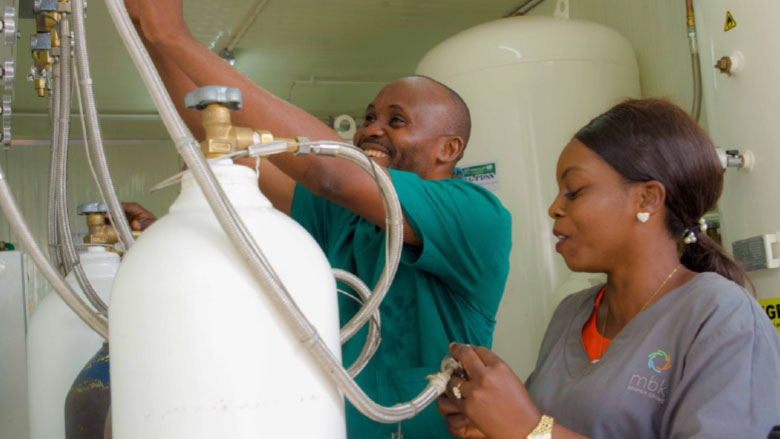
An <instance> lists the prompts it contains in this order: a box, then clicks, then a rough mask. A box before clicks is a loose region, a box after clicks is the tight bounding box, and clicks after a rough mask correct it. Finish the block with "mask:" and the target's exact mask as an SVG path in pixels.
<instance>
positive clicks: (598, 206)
mask: <svg viewBox="0 0 780 439" xmlns="http://www.w3.org/2000/svg"><path fill="white" fill-rule="evenodd" d="M556 178H557V180H558V195H557V196H556V197H555V200H554V201H553V202H552V204H551V205H550V209H549V215H550V217H552V218H553V219H554V220H555V225H554V226H553V234H554V235H555V236H556V237H557V238H558V243H557V244H556V246H555V250H556V251H557V252H558V253H560V254H561V256H563V259H564V261H566V265H567V266H568V267H569V268H570V269H572V270H574V271H587V272H609V271H611V268H612V267H614V266H615V264H616V263H619V262H620V261H621V259H623V258H625V256H626V255H627V254H628V253H627V252H630V247H631V245H632V241H633V240H632V233H633V231H634V230H635V229H634V227H635V226H636V224H637V219H636V214H637V212H638V211H639V205H638V202H636V201H635V200H637V197H636V196H635V195H636V194H634V191H633V187H634V185H632V184H631V183H629V182H627V181H626V180H625V179H624V178H623V177H622V176H621V175H620V174H618V172H617V171H615V170H614V169H613V168H612V167H611V166H610V165H609V164H607V162H606V161H604V159H602V158H601V157H600V156H599V155H598V154H596V153H595V152H593V151H592V150H590V149H589V148H588V147H586V146H585V145H583V144H582V143H581V142H580V141H578V140H576V139H574V140H572V141H571V142H569V144H568V145H566V148H564V150H563V152H561V155H560V157H559V158H558V167H557V171H556ZM634 244H635V243H634Z"/></svg>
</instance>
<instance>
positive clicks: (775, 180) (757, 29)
mask: <svg viewBox="0 0 780 439" xmlns="http://www.w3.org/2000/svg"><path fill="white" fill-rule="evenodd" d="M694 9H695V12H696V29H697V31H698V40H699V52H700V57H701V68H702V84H703V93H704V108H705V109H706V115H707V126H708V129H709V133H710V136H711V137H712V139H713V141H714V142H715V144H716V146H719V147H722V148H724V149H737V150H740V152H744V151H746V150H749V151H752V153H753V154H754V156H755V165H754V167H753V169H752V171H750V172H748V171H746V170H737V169H728V170H727V171H726V174H725V181H724V186H723V196H722V197H721V199H720V203H719V205H718V206H719V210H720V214H721V233H722V236H723V245H724V247H725V248H726V250H727V251H730V252H731V251H732V243H734V242H735V241H741V240H745V239H748V238H752V237H756V236H761V235H776V234H777V233H778V232H780V198H778V195H777V194H778V188H780V171H778V168H780V130H778V126H779V125H780V123H778V122H779V121H780V86H778V79H780V55H778V52H777V43H778V41H780V28H778V25H777V19H778V18H780V2H777V1H775V0H738V1H737V0H706V1H700V0H697V1H694ZM724 56H728V57H730V58H732V60H733V61H734V62H735V64H736V65H733V66H732V69H733V70H732V74H731V75H730V76H729V75H728V74H724V73H721V72H720V71H719V70H718V69H716V68H715V67H713V66H714V65H715V64H716V62H717V61H718V60H719V59H721V58H722V57H724ZM773 247H774V248H773V251H772V253H773V255H772V254H770V255H769V257H770V258H773V259H775V258H780V251H779V250H780V249H778V248H777V245H776V244H775V245H774V246H773ZM749 274H750V277H751V278H752V280H753V282H754V283H755V286H756V293H757V296H758V297H759V298H760V299H770V298H778V299H780V269H777V268H774V269H762V270H757V271H751V272H750V273H749Z"/></svg>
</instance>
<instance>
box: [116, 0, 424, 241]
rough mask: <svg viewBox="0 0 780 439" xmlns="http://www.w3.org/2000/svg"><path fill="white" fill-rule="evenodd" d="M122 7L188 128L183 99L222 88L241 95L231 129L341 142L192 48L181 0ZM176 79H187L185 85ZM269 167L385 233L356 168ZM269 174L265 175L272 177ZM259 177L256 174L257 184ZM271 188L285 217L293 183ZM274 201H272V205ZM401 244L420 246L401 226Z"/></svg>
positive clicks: (320, 162)
mask: <svg viewBox="0 0 780 439" xmlns="http://www.w3.org/2000/svg"><path fill="white" fill-rule="evenodd" d="M125 3H126V5H127V8H128V11H129V12H130V14H131V18H133V19H134V20H135V21H136V22H138V23H139V25H140V29H141V31H142V32H143V37H144V38H145V40H146V42H147V45H148V46H149V47H150V49H151V51H152V58H153V60H154V61H155V64H156V65H157V66H158V69H159V70H160V73H161V75H165V76H166V78H164V82H165V84H166V87H168V90H169V92H170V93H171V97H172V98H173V99H174V101H176V100H178V101H179V102H176V105H177V109H179V111H180V112H181V113H182V114H183V116H184V117H185V120H187V123H188V124H190V125H193V124H194V121H193V119H192V117H191V116H190V115H187V113H189V110H186V109H184V108H183V106H182V104H181V101H183V96H182V95H183V94H186V93H187V92H188V91H189V89H194V88H195V87H203V86H207V85H224V86H228V87H234V88H238V89H239V90H241V93H242V95H243V108H242V109H241V110H239V111H236V112H234V113H233V114H232V120H233V123H234V124H235V125H237V126H246V127H250V128H253V129H265V130H269V131H270V132H271V133H273V134H274V136H276V137H292V138H294V137H297V136H305V137H308V138H310V139H312V140H332V141H341V137H339V135H338V134H337V133H336V132H335V131H333V130H332V129H331V128H330V127H328V126H327V125H325V124H324V123H322V122H321V121H319V120H318V119H317V118H315V117H314V116H312V115H310V114H309V113H307V112H305V111H303V110H302V109H300V108H298V107H296V106H294V105H292V104H290V103H288V102H286V101H284V100H282V99H280V98H278V97H276V96H274V95H273V94H271V93H269V92H268V91H266V90H264V89H262V88H260V87H259V86H257V85H256V84H254V83H253V82H252V81H250V80H249V79H247V78H246V77H244V76H243V75H242V74H241V73H239V72H238V71H237V70H235V69H234V68H233V67H232V66H230V65H229V64H228V63H226V62H225V61H224V60H222V59H221V58H220V57H219V56H218V55H217V54H215V53H213V52H212V51H210V50H209V49H208V48H206V47H205V46H203V45H202V44H200V43H199V42H197V40H195V38H194V37H193V36H192V34H191V33H190V31H189V28H188V27H187V25H186V24H185V23H184V19H183V15H182V1H181V0H126V1H125ZM174 67H176V68H178V70H177V69H175V68H174ZM180 74H181V75H180ZM180 76H186V78H188V80H189V82H187V80H184V79H182V78H180ZM198 132H202V130H193V133H198ZM270 161H271V162H272V163H273V164H274V165H275V166H276V167H277V168H278V169H279V170H281V171H283V172H284V174H286V175H287V176H289V177H290V178H291V179H293V180H295V181H297V182H298V183H300V184H302V185H303V186H304V187H306V188H307V189H308V190H310V191H311V192H312V193H314V194H315V195H318V196H321V197H323V198H326V199H328V200H330V201H332V202H335V203H337V204H339V205H341V206H342V207H344V208H346V209H348V210H351V211H352V212H354V213H356V214H357V215H360V216H361V217H363V218H365V219H366V220H368V221H370V222H372V223H374V224H377V225H379V226H380V227H384V220H385V216H384V208H383V206H382V201H381V198H380V195H379V191H378V189H377V188H376V185H375V184H374V182H373V179H372V178H371V177H369V176H368V175H367V174H365V173H364V172H363V171H362V170H361V169H360V168H359V167H358V166H357V165H354V164H352V163H349V162H346V161H344V160H340V159H332V158H325V157H316V156H312V155H310V156H305V157H294V156H292V155H291V154H277V155H275V156H272V157H271V158H270ZM273 171H274V170H273V169H272V170H271V171H269V172H267V173H265V174H271V175H270V177H273V173H274V172H273ZM263 174H264V173H263V172H262V170H261V180H262V178H263V177H262V176H263ZM277 177H278V175H277ZM273 183H274V184H275V185H276V187H275V188H273V187H266V186H267V185H265V184H263V182H262V181H261V187H262V188H263V189H264V191H266V192H268V191H269V189H270V192H269V193H267V195H269V198H272V202H274V204H275V205H277V207H282V209H281V210H284V211H287V212H289V206H290V205H291V203H292V194H293V190H292V187H293V186H292V182H291V181H288V182H287V183H282V182H280V181H277V179H274V182H273ZM271 192H273V193H271ZM277 192H278V194H277ZM274 198H277V199H276V201H274ZM287 198H289V201H288V200H287ZM285 207H286V208H285ZM404 240H405V241H406V242H409V243H418V242H419V240H418V239H417V237H416V236H414V233H413V232H412V231H411V228H410V227H409V225H408V224H407V223H405V224H404Z"/></svg>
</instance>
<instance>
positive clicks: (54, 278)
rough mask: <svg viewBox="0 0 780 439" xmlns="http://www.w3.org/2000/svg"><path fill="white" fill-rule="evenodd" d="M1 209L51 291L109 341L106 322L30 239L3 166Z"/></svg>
mask: <svg viewBox="0 0 780 439" xmlns="http://www.w3.org/2000/svg"><path fill="white" fill-rule="evenodd" d="M0 208H1V209H2V210H3V213H4V214H5V217H6V218H7V219H8V223H9V224H10V225H11V228H12V229H13V231H14V232H15V233H16V234H17V235H18V236H19V238H20V239H21V240H22V244H24V247H25V249H26V250H27V253H29V254H30V256H31V257H32V259H33V262H35V265H36V266H37V267H38V270H40V272H41V274H43V277H45V278H46V280H48V281H49V283H51V285H52V287H54V291H56V292H57V294H59V295H60V297H61V298H62V300H63V301H64V302H65V304H66V305H68V306H69V307H70V308H71V309H72V310H73V311H74V312H75V313H76V315H78V316H79V318H81V320H83V321H84V323H86V324H87V326H89V327H90V328H92V329H93V330H95V332H97V333H98V334H100V336H101V337H103V338H104V339H105V340H106V341H108V324H107V323H106V321H105V320H103V319H102V318H100V316H99V315H97V314H96V313H94V312H93V311H92V310H91V309H89V307H88V306H87V304H86V303H84V301H83V300H81V298H80V297H79V295H78V294H76V292H75V291H73V289H72V288H71V287H70V285H68V283H67V282H65V279H63V277H62V275H61V274H60V273H59V272H58V271H57V269H56V268H54V267H53V266H52V265H51V264H50V263H49V261H48V260H47V259H46V256H45V255H44V254H43V252H42V251H41V249H40V247H39V246H38V243H37V242H35V238H33V236H32V233H30V229H28V228H27V223H26V222H25V221H24V218H23V217H22V215H21V213H20V212H19V206H18V205H17V204H16V200H15V199H14V197H13V194H11V190H10V189H9V187H8V183H7V182H6V180H5V174H4V173H3V169H2V166H0Z"/></svg>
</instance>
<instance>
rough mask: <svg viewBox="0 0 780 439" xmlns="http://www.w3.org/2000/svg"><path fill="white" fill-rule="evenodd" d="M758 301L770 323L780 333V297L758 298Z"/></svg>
mask: <svg viewBox="0 0 780 439" xmlns="http://www.w3.org/2000/svg"><path fill="white" fill-rule="evenodd" d="M758 303H760V304H761V307H762V308H764V312H766V316H767V317H769V319H770V320H771V321H772V325H774V327H775V328H777V332H778V333H780V297H778V298H774V299H764V300H759V301H758Z"/></svg>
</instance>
